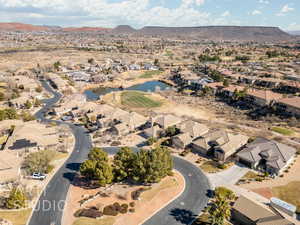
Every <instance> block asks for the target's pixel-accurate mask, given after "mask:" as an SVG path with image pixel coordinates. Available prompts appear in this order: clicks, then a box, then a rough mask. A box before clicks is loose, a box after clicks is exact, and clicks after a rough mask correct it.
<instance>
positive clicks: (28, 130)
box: [4, 121, 59, 151]
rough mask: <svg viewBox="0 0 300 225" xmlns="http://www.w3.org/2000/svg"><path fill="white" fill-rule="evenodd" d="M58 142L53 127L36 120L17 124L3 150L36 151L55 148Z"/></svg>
mask: <svg viewBox="0 0 300 225" xmlns="http://www.w3.org/2000/svg"><path fill="white" fill-rule="evenodd" d="M58 143H59V137H58V133H57V131H56V129H55V127H48V128H46V125H44V124H40V123H38V122H36V121H30V122H27V123H23V124H21V125H17V126H16V127H15V128H14V131H13V133H12V134H11V136H10V137H9V138H8V140H7V142H6V145H5V147H4V150H14V151H37V150H43V149H51V148H55V147H56V146H57V145H58Z"/></svg>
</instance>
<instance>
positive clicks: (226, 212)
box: [208, 196, 231, 225]
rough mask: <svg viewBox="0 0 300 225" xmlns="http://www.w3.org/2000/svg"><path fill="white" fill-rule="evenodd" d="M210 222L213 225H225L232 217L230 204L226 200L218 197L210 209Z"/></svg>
mask: <svg viewBox="0 0 300 225" xmlns="http://www.w3.org/2000/svg"><path fill="white" fill-rule="evenodd" d="M208 211H209V220H210V223H211V225H224V224H225V222H226V220H229V219H230V217H231V206H230V202H229V201H228V199H226V198H221V197H219V196H216V198H215V199H214V200H213V201H212V205H211V207H210V208H209V210H208Z"/></svg>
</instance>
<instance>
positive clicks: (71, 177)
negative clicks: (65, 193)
mask: <svg viewBox="0 0 300 225" xmlns="http://www.w3.org/2000/svg"><path fill="white" fill-rule="evenodd" d="M75 176H76V173H64V174H63V178H65V179H67V180H69V181H70V182H71V183H72V182H73V181H74V178H75Z"/></svg>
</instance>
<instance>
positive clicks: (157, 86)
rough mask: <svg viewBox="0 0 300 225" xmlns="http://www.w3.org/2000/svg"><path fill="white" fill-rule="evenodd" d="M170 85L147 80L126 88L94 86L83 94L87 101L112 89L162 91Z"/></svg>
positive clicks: (93, 99)
mask: <svg viewBox="0 0 300 225" xmlns="http://www.w3.org/2000/svg"><path fill="white" fill-rule="evenodd" d="M170 88H171V86H170V85H168V84H166V83H163V82H161V81H157V80H155V81H148V82H145V83H142V84H137V85H133V86H131V87H128V88H124V89H120V88H103V87H99V88H95V89H91V90H86V91H85V92H84V94H85V95H86V97H87V100H89V101H95V100H98V99H99V98H100V96H101V95H106V94H109V93H111V92H114V91H121V90H134V91H144V92H155V91H164V90H167V89H170Z"/></svg>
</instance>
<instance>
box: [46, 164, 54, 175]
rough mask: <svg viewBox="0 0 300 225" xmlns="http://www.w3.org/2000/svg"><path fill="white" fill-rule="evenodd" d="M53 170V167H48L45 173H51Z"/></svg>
mask: <svg viewBox="0 0 300 225" xmlns="http://www.w3.org/2000/svg"><path fill="white" fill-rule="evenodd" d="M53 170H54V166H53V165H51V164H50V165H48V167H47V169H46V173H47V174H48V173H51V172H52V171H53Z"/></svg>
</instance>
